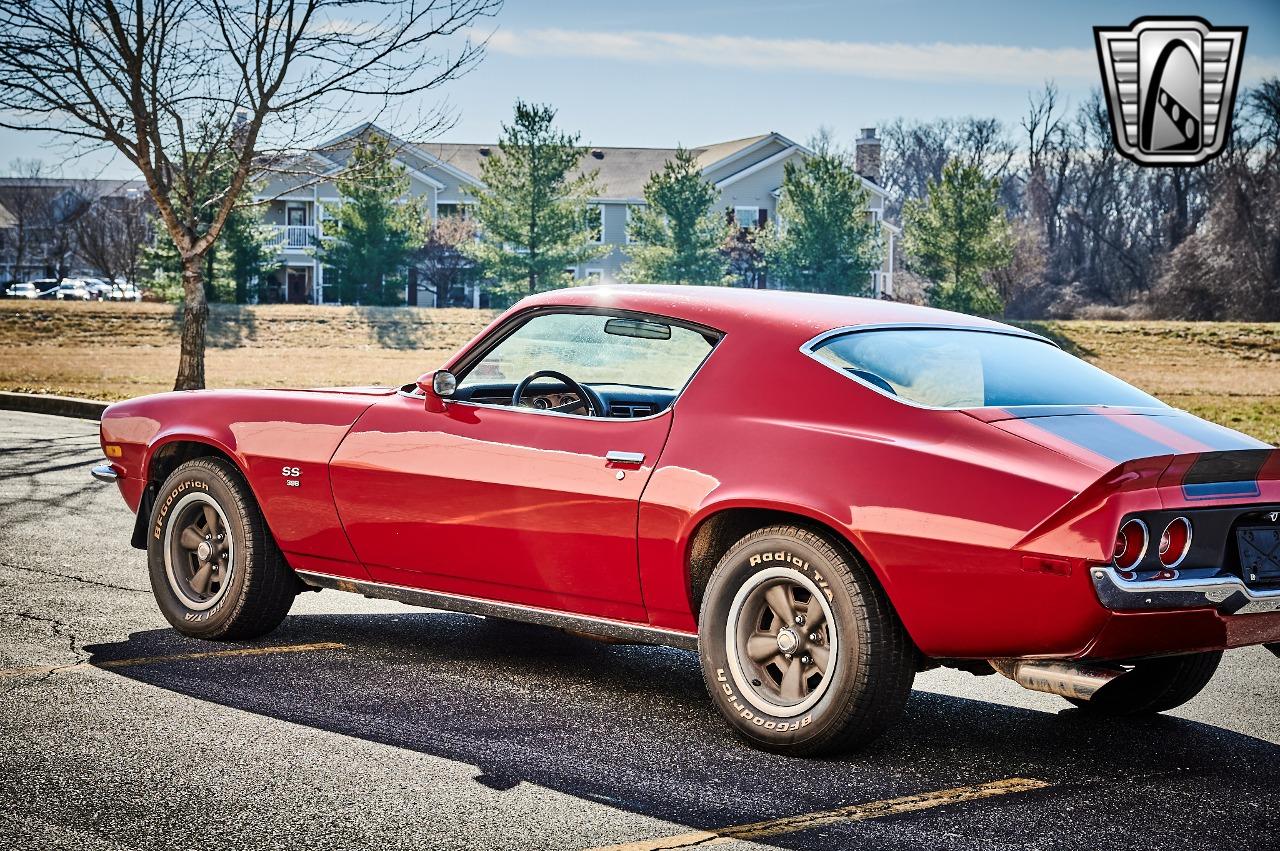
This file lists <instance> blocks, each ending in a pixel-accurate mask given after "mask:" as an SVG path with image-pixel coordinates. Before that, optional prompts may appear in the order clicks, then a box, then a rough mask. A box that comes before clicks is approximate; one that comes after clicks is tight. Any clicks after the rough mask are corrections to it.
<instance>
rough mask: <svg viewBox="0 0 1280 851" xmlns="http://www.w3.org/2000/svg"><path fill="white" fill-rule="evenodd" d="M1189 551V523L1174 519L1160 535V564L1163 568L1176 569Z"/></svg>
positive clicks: (1179, 518) (1184, 519)
mask: <svg viewBox="0 0 1280 851" xmlns="http://www.w3.org/2000/svg"><path fill="white" fill-rule="evenodd" d="M1190 550H1191V521H1189V520H1188V519H1187V518H1185V517H1175V518H1174V519H1173V520H1171V521H1169V525H1168V526H1165V527H1164V533H1163V534H1162V535H1160V563H1161V564H1162V565H1164V566H1165V567H1177V566H1178V565H1180V564H1182V560H1183V559H1184V558H1186V557H1187V553H1188V552H1189V551H1190Z"/></svg>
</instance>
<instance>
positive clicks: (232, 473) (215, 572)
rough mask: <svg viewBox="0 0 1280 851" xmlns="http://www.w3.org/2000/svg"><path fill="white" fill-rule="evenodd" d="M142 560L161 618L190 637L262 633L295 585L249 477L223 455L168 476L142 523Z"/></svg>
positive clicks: (279, 615)
mask: <svg viewBox="0 0 1280 851" xmlns="http://www.w3.org/2000/svg"><path fill="white" fill-rule="evenodd" d="M147 564H148V568H149V571H150V574H151V590H152V593H153V594H154V595H155V598H156V602H157V603H159V605H160V611H161V613H162V614H163V615H164V617H165V620H167V621H169V623H170V624H172V625H173V627H174V629H176V630H178V632H180V633H182V634H183V635H189V636H192V637H194V638H204V639H209V640H215V641H227V640H233V639H247V638H258V637H260V636H263V635H266V634H267V633H269V632H271V631H272V630H273V629H275V628H276V627H277V626H279V625H280V622H281V621H282V620H284V618H285V615H287V614H288V613H289V608H290V607H291V606H292V605H293V598H294V597H295V596H296V595H297V592H298V579H297V576H296V575H295V574H294V572H293V571H292V570H291V569H290V568H289V566H288V565H287V564H285V561H284V557H283V556H282V555H281V554H280V550H279V548H278V547H276V543H275V540H274V539H273V538H272V537H271V531H270V530H269V529H268V528H267V524H266V522H265V521H264V520H263V518H262V512H261V511H260V510H259V509H258V504H257V502H256V501H255V500H254V498H253V493H252V492H251V491H250V490H249V486H248V484H247V483H246V482H245V480H244V478H243V477H242V476H241V475H240V471H239V470H237V469H236V468H235V466H234V465H232V464H230V463H229V462H227V461H224V460H222V459H220V458H197V459H195V460H192V461H188V462H186V463H185V464H182V465H181V466H179V467H178V468H177V469H176V470H174V471H173V473H172V474H171V475H170V476H169V478H168V479H166V480H165V482H164V485H163V486H162V487H161V488H160V496H159V497H157V499H156V501H155V504H154V507H153V508H152V511H151V522H150V524H149V525H148V527H147Z"/></svg>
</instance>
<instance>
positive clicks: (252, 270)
mask: <svg viewBox="0 0 1280 851" xmlns="http://www.w3.org/2000/svg"><path fill="white" fill-rule="evenodd" d="M231 178H232V170H231V163H230V160H229V159H224V162H223V164H222V166H221V167H220V168H216V169H211V170H209V171H208V173H207V179H208V181H209V182H210V184H211V186H210V187H208V188H207V191H208V192H209V194H210V195H212V196H213V197H217V196H218V193H219V192H223V193H225V192H226V191H228V188H229V186H230V185H231ZM212 184H216V185H212ZM241 195H242V197H241V199H240V201H239V202H238V204H237V206H235V207H232V208H231V212H230V213H229V214H228V215H227V220H226V222H225V223H224V224H223V226H222V232H221V234H220V235H219V237H218V239H217V241H216V242H215V243H214V244H213V246H212V247H210V249H209V251H208V252H207V253H206V254H205V255H204V257H202V258H201V268H202V275H201V279H202V283H203V286H204V294H205V300H206V301H210V302H220V301H221V302H228V301H234V302H235V303H236V304H245V303H246V302H248V301H249V287H250V286H251V285H252V284H253V283H254V282H259V283H260V282H261V281H262V280H264V279H265V278H266V277H267V276H268V275H270V274H271V273H272V272H273V271H275V269H277V268H278V266H279V264H278V263H277V262H276V251H275V249H274V248H272V247H271V242H270V238H269V236H268V233H267V229H266V228H265V227H264V226H263V225H262V210H261V208H260V207H258V206H255V205H253V204H252V200H253V198H252V196H253V187H252V186H250V185H248V184H246V188H245V190H244V192H242V193H241ZM175 203H176V205H177V206H176V209H177V211H178V215H179V216H180V217H181V218H182V219H183V221H187V220H188V218H187V210H188V207H187V203H188V202H187V200H186V199H185V197H181V196H179V197H177V200H176V202H175ZM215 212H216V210H215V208H214V207H212V206H206V207H200V208H198V209H197V210H196V211H195V215H194V216H193V217H192V220H194V221H196V222H197V223H198V224H197V232H204V231H205V230H207V229H208V228H209V227H210V226H211V225H212V223H213V216H214V213H215ZM151 230H152V232H153V233H155V234H157V238H156V241H155V242H154V243H153V244H151V245H147V246H144V247H142V249H141V251H142V262H141V267H142V268H143V269H147V270H149V271H150V273H151V276H152V282H151V288H152V289H153V290H155V291H156V292H158V293H160V295H161V296H162V297H163V298H164V299H165V300H167V301H174V302H180V301H182V300H183V287H182V268H183V267H182V256H181V255H180V254H179V253H178V249H177V247H175V246H174V244H173V239H172V237H170V235H169V232H168V230H167V229H166V228H165V227H164V224H163V223H162V222H159V221H156V220H155V216H152V221H151Z"/></svg>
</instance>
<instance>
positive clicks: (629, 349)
mask: <svg viewBox="0 0 1280 851" xmlns="http://www.w3.org/2000/svg"><path fill="white" fill-rule="evenodd" d="M635 324H636V323H635V321H634V320H632V322H631V324H629V325H628V324H619V321H618V319H617V318H616V317H610V316H605V315H600V314H591V313H549V314H543V315H540V316H534V317H533V318H531V319H530V320H529V321H528V322H526V323H525V324H524V325H522V326H521V327H520V328H519V330H517V331H515V332H514V333H512V334H511V335H510V336H508V337H507V338H505V339H504V340H503V341H502V342H501V343H499V344H498V346H497V347H496V348H494V349H493V351H491V352H489V353H488V354H487V355H485V356H484V358H483V359H482V360H481V361H480V362H479V363H478V364H476V366H475V367H473V368H472V369H471V370H470V371H469V372H468V373H467V374H466V375H465V376H464V377H463V378H462V380H461V382H460V384H459V386H461V387H468V386H473V385H476V384H494V383H509V384H514V383H515V382H517V381H519V380H520V379H522V378H524V377H525V376H526V375H531V374H533V373H535V372H538V371H540V370H546V369H552V370H556V371H558V372H562V373H565V374H567V375H568V376H569V377H571V378H573V379H575V380H577V381H580V382H583V383H585V384H620V385H629V386H632V387H649V388H655V389H661V390H677V391H678V390H681V389H683V387H684V385H685V384H686V383H687V382H688V381H689V379H690V378H691V377H692V376H693V373H694V372H695V371H696V370H697V368H698V366H699V365H700V364H701V363H702V362H703V361H704V360H705V359H706V357H707V355H708V354H709V353H710V351H711V348H712V346H713V345H714V341H713V340H710V339H708V338H707V337H706V336H704V335H703V334H701V333H699V332H697V331H694V330H691V329H689V328H684V327H682V326H679V325H674V324H671V325H668V324H665V323H661V322H656V321H653V322H647V323H644V322H642V323H639V324H640V325H641V326H646V325H647V326H648V332H647V333H649V334H653V335H654V336H646V335H645V334H646V330H645V328H644V327H640V328H636V327H634V326H635ZM658 332H660V333H658Z"/></svg>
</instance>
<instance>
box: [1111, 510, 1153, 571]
mask: <svg viewBox="0 0 1280 851" xmlns="http://www.w3.org/2000/svg"><path fill="white" fill-rule="evenodd" d="M1146 554H1147V524H1146V523H1143V522H1142V521H1141V520H1139V519H1138V518H1136V517H1134V518H1133V519H1131V520H1126V521H1125V523H1124V525H1123V526H1121V527H1120V531H1119V532H1117V533H1116V549H1115V554H1114V556H1113V560H1114V561H1115V565H1116V567H1118V568H1120V569H1121V570H1133V569H1134V568H1135V567H1137V565H1138V562H1140V561H1142V557H1143V556H1144V555H1146Z"/></svg>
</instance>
